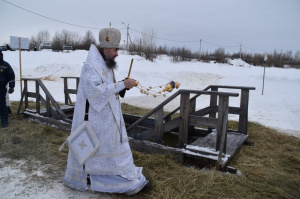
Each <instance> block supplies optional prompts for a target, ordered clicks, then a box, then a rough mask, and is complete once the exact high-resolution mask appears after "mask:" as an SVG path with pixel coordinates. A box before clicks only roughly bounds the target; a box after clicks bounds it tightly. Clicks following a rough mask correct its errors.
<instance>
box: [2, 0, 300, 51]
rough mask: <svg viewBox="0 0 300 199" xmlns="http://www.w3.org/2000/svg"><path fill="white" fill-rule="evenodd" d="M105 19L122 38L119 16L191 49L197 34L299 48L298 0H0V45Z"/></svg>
mask: <svg viewBox="0 0 300 199" xmlns="http://www.w3.org/2000/svg"><path fill="white" fill-rule="evenodd" d="M7 2H9V3H12V4H14V5H11V4H9V3H7ZM17 6H18V7H17ZM19 7H21V8H23V9H21V8H19ZM24 9H26V10H27V11H26V10H24ZM34 13H36V14H34ZM41 15H42V16H41ZM49 18H51V19H54V20H51V19H49ZM55 20H57V21H55ZM58 21H61V22H65V23H69V24H74V25H76V26H73V25H68V24H65V23H61V22H58ZM110 22H111V23H112V27H114V28H118V29H120V31H121V33H122V43H124V41H125V42H126V33H127V29H126V26H125V25H124V24H123V23H122V22H124V23H125V24H126V25H127V24H129V27H130V30H129V34H130V36H131V39H132V40H134V39H135V38H140V37H142V34H140V33H139V32H145V30H153V31H154V32H155V34H156V36H157V37H158V38H157V39H156V42H157V44H159V45H164V44H166V45H167V46H168V47H173V46H175V47H187V48H188V49H191V50H192V51H199V49H200V39H201V51H206V50H208V51H214V50H215V49H217V48H220V47H222V48H224V49H225V52H239V49H240V44H241V47H242V51H243V52H248V53H264V52H273V51H274V50H275V49H276V50H277V51H278V52H281V51H282V52H286V51H288V50H291V51H292V52H293V53H295V52H296V51H298V50H300V0H184V1H183V0H180V1H179V0H151V1H150V0H147V1H142V0H106V1H103V0H86V1H79V0H51V1H41V0H26V1H24V0H0V27H1V31H0V45H3V44H4V43H9V40H10V36H18V37H25V38H30V37H31V36H32V35H34V36H35V35H36V34H37V33H38V32H39V31H41V30H48V31H49V32H50V35H51V37H53V36H54V34H55V32H57V31H59V32H60V31H61V30H63V29H66V30H69V31H72V32H77V33H79V34H80V35H81V36H84V34H85V33H86V31H88V30H91V31H92V32H93V34H94V36H95V38H98V33H99V30H100V29H101V28H104V27H109V23H110ZM78 26H85V27H89V28H83V27H78ZM97 40H98V39H97ZM170 40H171V41H170Z"/></svg>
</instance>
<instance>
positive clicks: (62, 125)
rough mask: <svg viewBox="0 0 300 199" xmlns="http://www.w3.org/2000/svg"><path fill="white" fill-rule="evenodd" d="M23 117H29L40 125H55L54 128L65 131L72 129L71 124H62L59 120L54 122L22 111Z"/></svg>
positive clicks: (51, 119)
mask: <svg viewBox="0 0 300 199" xmlns="http://www.w3.org/2000/svg"><path fill="white" fill-rule="evenodd" d="M24 115H26V116H29V117H31V118H33V119H36V120H38V121H40V122H42V123H46V124H51V125H55V126H56V127H58V128H60V129H63V130H65V131H70V130H71V127H72V124H71V123H67V122H64V121H61V120H56V119H53V118H49V117H43V116H39V115H36V114H35V113H30V112H28V111H24Z"/></svg>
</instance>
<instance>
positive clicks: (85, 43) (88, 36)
mask: <svg viewBox="0 0 300 199" xmlns="http://www.w3.org/2000/svg"><path fill="white" fill-rule="evenodd" d="M91 44H96V39H95V37H94V35H93V33H92V31H90V30H88V31H87V32H86V33H85V36H84V37H83V38H82V42H81V46H82V48H83V49H85V50H88V49H89V48H90V46H91Z"/></svg>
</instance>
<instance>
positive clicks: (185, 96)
mask: <svg viewBox="0 0 300 199" xmlns="http://www.w3.org/2000/svg"><path fill="white" fill-rule="evenodd" d="M189 108H190V93H182V94H181V96H180V117H181V123H180V125H179V140H178V147H179V148H183V147H184V144H186V143H187V141H188V127H189Z"/></svg>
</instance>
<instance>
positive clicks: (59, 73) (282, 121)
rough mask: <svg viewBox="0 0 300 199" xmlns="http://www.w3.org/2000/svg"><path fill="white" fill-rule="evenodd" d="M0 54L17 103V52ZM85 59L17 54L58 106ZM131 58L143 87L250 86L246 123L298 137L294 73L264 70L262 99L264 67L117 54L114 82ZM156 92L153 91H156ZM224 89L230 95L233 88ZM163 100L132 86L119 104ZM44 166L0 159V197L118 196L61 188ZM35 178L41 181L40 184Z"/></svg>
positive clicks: (26, 73)
mask: <svg viewBox="0 0 300 199" xmlns="http://www.w3.org/2000/svg"><path fill="white" fill-rule="evenodd" d="M3 53H4V60H6V61H7V62H9V63H10V64H11V66H12V67H13V69H14V71H15V74H16V80H17V82H16V88H15V92H14V93H13V94H12V95H10V100H13V101H20V96H21V92H20V81H19V80H20V63H19V52H18V51H14V52H10V51H5V52H3ZM86 56H87V51H74V52H71V53H60V52H22V53H21V60H22V62H21V66H22V67H21V68H22V77H23V78H40V79H42V81H43V83H44V84H45V85H46V87H47V88H48V90H49V91H50V93H51V94H52V95H53V97H54V98H55V99H56V100H57V101H59V102H64V93H63V81H62V79H61V78H60V77H64V76H76V77H79V75H80V72H81V68H82V65H83V63H84V62H85V59H86ZM131 59H134V62H133V67H132V71H131V78H134V79H136V80H138V81H139V82H140V84H141V85H143V86H144V87H149V86H152V87H155V86H158V85H165V84H167V83H168V82H170V81H172V80H173V81H175V82H180V83H181V86H180V88H181V89H196V90H202V89H204V88H206V87H207V86H209V85H214V84H220V85H231V86H247V87H255V88H256V90H251V91H250V99H249V120H250V121H254V122H259V123H261V124H263V125H265V126H268V127H272V128H274V129H276V130H279V131H280V132H282V133H286V134H289V135H292V136H295V137H300V131H299V127H300V100H299V95H300V87H299V85H300V70H296V69H279V68H266V73H265V74H266V75H265V83H264V94H263V95H262V84H263V71H264V68H263V67H254V66H250V65H248V64H247V63H245V62H243V61H242V60H232V63H231V64H232V65H229V64H214V63H199V62H181V63H173V62H172V61H171V58H170V57H167V56H160V57H158V59H157V60H156V61H155V62H149V61H147V60H145V59H143V58H141V57H138V56H131V55H127V54H126V52H124V51H123V52H120V53H119V57H118V58H117V61H118V63H119V68H118V70H117V71H116V77H117V79H118V80H122V79H124V78H125V77H127V74H128V69H129V66H130V62H131ZM68 84H69V87H70V88H75V81H69V82H68ZM23 86H24V85H23ZM29 87H30V91H35V87H34V85H33V84H31V83H30V84H29ZM161 89H162V88H158V90H161ZM158 90H157V91H158ZM175 91H176V90H175ZM175 91H173V92H172V93H174V92H175ZM224 91H228V92H236V90H224ZM172 93H169V94H168V95H167V96H170V95H171V94H172ZM71 98H72V101H73V102H74V101H75V99H76V96H75V95H73V96H71ZM165 99H166V98H165V97H163V96H158V97H156V98H155V97H153V96H149V95H148V96H147V95H144V94H141V93H140V91H139V89H138V88H133V89H131V90H130V91H128V92H127V93H126V96H125V98H124V99H121V100H122V102H126V103H128V104H132V105H137V106H141V107H145V108H154V107H155V106H157V105H158V104H160V103H161V102H162V101H163V100H165ZM229 102H230V105H231V106H239V98H234V97H232V98H230V100H229ZM208 103H209V99H208V97H207V96H201V97H200V99H199V100H198V101H197V108H200V107H204V106H207V105H208ZM178 105H179V98H178V99H177V98H176V100H175V101H172V102H171V103H170V104H169V105H168V106H167V107H166V109H167V110H173V109H174V108H176V107H177V106H178ZM229 119H231V120H237V119H238V118H237V117H236V116H230V118H229ZM31 161H32V160H31ZM33 165H34V167H35V169H33V171H34V172H24V169H21V168H27V167H32V166H33ZM50 166H53V165H40V164H39V163H38V162H34V163H32V162H28V160H19V161H13V160H10V159H5V158H0V198H3V199H6V198H45V199H50V198H51V199H52V198H75V199H77V198H78V199H79V198H118V195H110V194H102V193H97V194H94V193H92V192H87V193H83V192H79V191H75V190H72V189H70V188H68V187H66V186H63V185H62V183H61V179H60V178H56V179H55V180H54V179H53V177H52V178H51V177H50V176H47V174H45V173H44V172H43V170H44V169H47V167H50ZM56 175H59V174H56ZM62 175H63V174H62ZM61 177H62V176H61ZM41 180H42V181H43V180H44V181H43V183H41Z"/></svg>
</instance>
